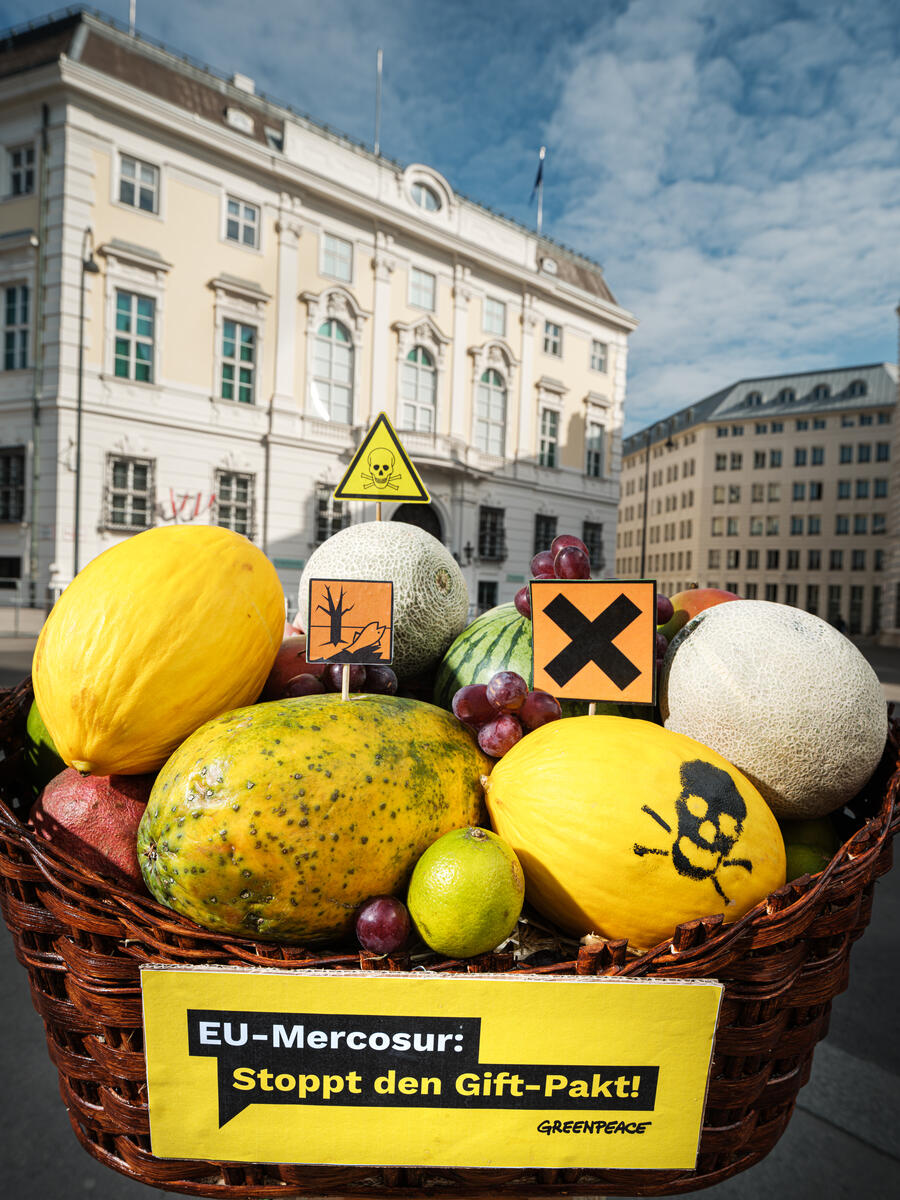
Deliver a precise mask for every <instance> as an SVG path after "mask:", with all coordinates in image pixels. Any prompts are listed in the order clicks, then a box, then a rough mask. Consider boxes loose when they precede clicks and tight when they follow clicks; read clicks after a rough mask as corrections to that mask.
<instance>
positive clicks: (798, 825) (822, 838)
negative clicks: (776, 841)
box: [778, 817, 840, 858]
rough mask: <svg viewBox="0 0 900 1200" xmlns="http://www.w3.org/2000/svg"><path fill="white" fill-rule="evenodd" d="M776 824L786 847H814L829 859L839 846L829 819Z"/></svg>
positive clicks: (819, 818) (821, 818)
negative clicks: (779, 828)
mask: <svg viewBox="0 0 900 1200" xmlns="http://www.w3.org/2000/svg"><path fill="white" fill-rule="evenodd" d="M778 824H779V826H780V827H781V836H782V837H783V838H784V844H785V845H786V846H814V847H815V848H816V849H817V850H821V851H823V852H824V853H825V854H827V855H828V857H829V858H831V856H832V855H833V854H834V852H835V851H836V850H837V849H838V847H839V845H840V843H839V842H838V838H837V834H836V833H835V831H834V826H833V825H832V823H831V818H830V817H818V818H816V819H815V820H813V821H779V822H778Z"/></svg>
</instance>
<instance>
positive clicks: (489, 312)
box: [482, 296, 506, 337]
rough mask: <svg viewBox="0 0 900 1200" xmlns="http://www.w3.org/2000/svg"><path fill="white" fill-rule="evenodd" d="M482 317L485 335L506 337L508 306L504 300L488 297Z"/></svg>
mask: <svg viewBox="0 0 900 1200" xmlns="http://www.w3.org/2000/svg"><path fill="white" fill-rule="evenodd" d="M482 316H483V319H482V328H483V330H484V332H485V333H493V334H494V335H495V336H496V337H506V305H505V304H504V302H503V301H502V300H495V299H494V298H493V297H492V296H486V297H485V301H484V310H483V314H482Z"/></svg>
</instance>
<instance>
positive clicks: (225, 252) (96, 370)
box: [0, 13, 636, 608]
mask: <svg viewBox="0 0 900 1200" xmlns="http://www.w3.org/2000/svg"><path fill="white" fill-rule="evenodd" d="M0 129H2V145H3V148H4V149H3V169H4V172H5V174H4V178H3V181H2V183H3V186H2V188H0V192H2V199H0V287H2V289H3V301H4V306H3V315H4V339H5V340H4V354H3V359H2V362H0V574H2V575H3V576H4V577H5V579H6V580H7V581H15V580H20V581H21V586H22V590H23V594H25V595H27V596H30V597H31V599H32V601H33V602H37V603H38V604H42V603H43V602H44V601H45V598H46V597H47V595H48V594H49V595H51V596H52V595H53V594H56V593H58V591H59V589H60V587H61V586H64V584H65V583H66V582H67V581H68V580H69V579H71V577H72V574H73V571H74V570H75V569H76V568H77V567H80V566H83V565H84V563H86V562H87V561H89V560H90V559H91V558H93V557H94V556H95V555H96V554H98V553H100V552H101V551H102V550H104V549H105V548H106V547H108V546H109V545H111V544H113V543H114V542H116V541H117V540H119V539H121V538H122V537H125V536H128V535H130V534H132V533H134V532H136V531H139V530H141V529H143V528H146V527H148V526H150V525H154V524H159V523H161V522H167V521H168V522H172V521H179V522H183V521H196V522H215V523H218V524H221V525H227V526H230V527H231V528H234V529H236V530H238V531H240V532H242V533H245V534H247V535H248V536H250V537H251V538H253V539H254V540H256V541H257V542H258V544H260V545H261V546H262V547H263V549H264V550H265V551H266V552H267V553H268V554H269V556H270V557H271V558H272V559H273V561H274V562H275V564H276V567H277V568H278V570H279V573H280V575H281V578H282V582H283V584H284V587H285V592H286V595H287V596H288V597H289V598H290V599H291V600H293V598H294V595H295V592H296V586H297V582H298V579H299V574H300V570H301V568H302V566H303V563H304V562H305V560H306V559H307V558H308V556H309V554H310V552H311V551H312V549H313V548H314V547H315V545H316V544H318V543H319V542H320V541H322V540H323V539H324V538H326V537H328V536H329V535H330V534H331V533H333V532H334V531H335V530H337V529H338V528H341V527H342V526H343V525H346V524H348V523H351V522H355V521H362V520H371V519H372V518H373V516H374V503H373V504H369V503H368V502H363V501H359V502H357V501H353V502H348V503H345V504H343V505H341V504H335V503H333V502H332V500H331V492H332V490H333V489H334V487H335V485H336V484H337V483H338V481H339V480H340V479H341V477H342V475H343V473H344V471H345V470H346V467H347V465H348V463H349V461H350V459H351V457H352V454H353V453H354V451H355V449H356V447H357V446H358V445H359V443H360V441H361V439H362V437H363V435H364V432H365V430H366V428H368V426H369V425H370V424H371V422H372V420H373V419H374V418H375V417H376V416H377V414H378V413H379V412H381V411H384V412H386V413H387V414H388V416H389V418H390V419H391V421H392V422H393V424H394V425H395V427H396V428H397V431H398V434H399V436H400V438H401V441H402V442H403V445H404V447H405V448H406V450H407V452H408V453H409V455H410V457H411V458H412V460H413V461H414V463H415V464H416V467H417V469H418V470H419V473H420V474H421V475H422V477H423V479H424V481H425V483H426V485H427V487H428V489H429V492H430V494H431V497H432V503H431V505H429V506H427V507H426V506H423V505H414V506H406V507H402V506H399V505H397V504H396V503H395V504H391V503H390V502H386V503H385V504H384V506H383V515H384V518H385V519H392V518H394V519H396V518H398V517H399V519H402V520H411V521H413V522H414V523H417V524H422V525H424V526H425V527H426V528H428V529H429V530H430V531H431V532H433V533H434V534H435V535H436V536H437V537H438V538H439V539H440V540H441V541H443V542H444V543H445V544H446V545H447V546H448V547H449V548H450V549H451V550H452V551H453V552H454V554H455V555H456V556H457V558H458V561H459V562H460V564H461V566H462V568H463V571H464V573H465V575H466V577H467V582H468V584H469V593H470V598H471V600H472V603H473V606H476V605H477V606H478V607H480V608H485V607H489V606H490V605H492V604H494V603H497V602H500V601H503V600H508V599H511V598H512V596H513V594H514V593H515V591H516V590H517V589H518V587H519V586H520V584H521V582H523V581H524V579H525V578H526V577H527V575H528V563H529V560H530V558H531V555H532V554H533V552H534V550H535V548H536V547H542V546H544V545H546V544H549V541H550V540H551V539H552V537H553V536H554V534H555V533H557V532H560V533H562V532H572V533H576V534H578V535H579V536H582V537H584V539H585V541H586V542H588V544H589V546H590V548H591V553H592V558H593V562H594V567H595V572H597V573H601V572H604V571H605V573H607V574H611V573H612V568H613V562H614V557H615V556H614V537H615V522H616V505H617V500H618V473H619V463H620V454H621V429H622V420H623V406H624V400H625V375H626V356H627V338H628V334H629V333H630V332H631V331H632V329H633V328H634V327H635V324H636V322H635V320H634V318H633V317H632V316H631V315H630V314H629V313H628V312H626V311H625V310H624V309H622V308H621V307H620V306H619V305H618V304H617V303H616V301H615V299H614V298H613V296H612V294H611V292H610V291H609V289H608V287H607V285H606V283H605V281H604V278H603V274H602V271H601V269H600V268H599V267H598V266H597V265H596V264H595V263H592V262H590V261H589V260H587V259H585V258H583V257H581V256H579V255H577V254H575V253H573V252H572V251H570V250H567V249H565V248H563V247H561V246H558V245H556V244H554V243H552V242H550V241H548V240H547V239H540V240H539V239H538V238H537V237H536V236H535V235H534V234H533V233H532V232H530V231H529V230H527V229H525V228H524V227H522V226H520V225H518V224H516V223H515V222H512V221H510V220H507V219H505V218H503V217H500V216H497V215H496V214H494V213H492V212H490V211H489V210H487V209H486V208H484V207H481V206H480V205H478V204H475V203H473V202H472V201H469V200H467V199H464V198H462V197H460V196H458V195H456V194H455V193H454V192H453V190H452V188H451V187H450V185H449V184H448V182H447V181H446V180H445V179H444V178H443V177H442V176H441V175H440V174H438V172H436V171H434V170H432V169H431V168H430V167H427V166H424V165H419V164H414V165H412V166H407V167H405V168H404V167H401V166H400V165H398V164H396V163H394V162H392V161H390V160H388V159H385V158H383V157H376V156H375V155H374V154H372V153H371V152H369V151H368V150H366V149H365V148H363V147H361V146H359V145H356V144H355V143H353V142H351V141H349V140H348V139H346V138H343V137H341V136H338V135H336V134H334V133H332V132H330V131H328V130H325V129H323V128H320V127H318V126H316V125H315V124H313V123H312V122H311V121H309V120H308V119H307V118H304V117H301V116H299V115H297V114H295V113H293V112H292V111H291V110H289V109H287V108H285V107H284V106H281V105H278V104H276V103H273V102H271V101H269V100H267V99H264V98H262V97H260V96H257V95H256V94H255V90H254V84H253V81H252V80H250V79H247V78H245V77H243V76H234V77H233V78H232V79H230V80H225V79H223V78H220V77H218V76H217V75H215V74H213V73H211V72H210V71H209V70H208V69H206V68H201V67H199V66H196V65H193V64H191V63H189V62H187V61H185V60H184V59H182V58H180V57H178V56H176V55H175V54H173V53H171V52H170V51H168V50H166V49H164V48H162V47H160V46H157V45H154V44H151V43H148V42H146V41H144V40H142V39H140V38H136V37H134V36H129V35H128V34H127V33H125V32H124V31H122V30H120V29H118V28H117V27H114V26H113V25H111V24H109V23H107V22H105V21H101V20H100V19H98V18H95V17H93V16H89V15H86V14H83V13H75V14H68V15H66V16H64V17H62V18H60V19H57V20H48V21H47V22H45V23H43V24H40V25H37V26H34V27H29V28H27V29H23V30H21V31H12V33H11V34H10V35H8V36H7V37H6V38H5V40H4V41H3V43H2V47H0ZM79 423H80V435H79ZM79 450H80V453H79ZM76 483H77V485H78V503H77V504H76ZM48 589H49V591H48Z"/></svg>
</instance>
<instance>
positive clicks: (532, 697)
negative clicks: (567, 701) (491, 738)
mask: <svg viewBox="0 0 900 1200" xmlns="http://www.w3.org/2000/svg"><path fill="white" fill-rule="evenodd" d="M516 715H517V716H518V718H519V720H520V721H521V722H522V724H523V725H524V726H525V728H526V729H527V730H529V731H530V730H532V729H537V728H539V726H541V725H546V724H547V722H548V721H557V720H558V719H559V718H560V717H561V716H562V708H561V707H560V703H559V701H558V700H557V699H556V697H555V696H551V695H550V693H549V692H542V691H536V692H529V693H528V695H527V696H526V697H525V703H524V704H523V705H522V707H521V708H520V709H519V711H518V713H517V714H516Z"/></svg>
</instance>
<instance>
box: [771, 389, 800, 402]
mask: <svg viewBox="0 0 900 1200" xmlns="http://www.w3.org/2000/svg"><path fill="white" fill-rule="evenodd" d="M796 399H797V395H796V392H795V391H794V389H793V388H782V389H781V391H780V392H779V393H778V395H777V396H776V397H775V403H776V404H793V403H794V401H795V400H796Z"/></svg>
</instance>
